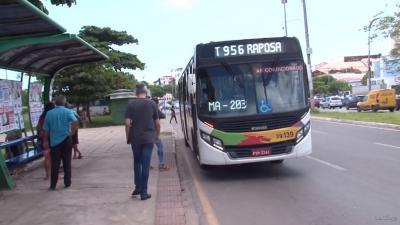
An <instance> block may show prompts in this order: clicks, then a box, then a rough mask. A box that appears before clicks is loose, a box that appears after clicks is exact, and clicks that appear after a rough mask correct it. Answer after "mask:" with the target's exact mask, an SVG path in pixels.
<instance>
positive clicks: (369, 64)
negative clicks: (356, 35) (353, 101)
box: [368, 13, 382, 90]
mask: <svg viewBox="0 0 400 225" xmlns="http://www.w3.org/2000/svg"><path fill="white" fill-rule="evenodd" d="M380 14H382V13H380ZM380 14H377V15H376V16H378V15H380ZM381 18H382V17H377V18H375V19H373V20H371V21H370V22H369V25H368V90H371V28H372V24H373V23H374V22H375V21H377V20H379V19H381Z"/></svg>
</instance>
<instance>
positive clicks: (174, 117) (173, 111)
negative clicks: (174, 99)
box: [169, 106, 178, 123]
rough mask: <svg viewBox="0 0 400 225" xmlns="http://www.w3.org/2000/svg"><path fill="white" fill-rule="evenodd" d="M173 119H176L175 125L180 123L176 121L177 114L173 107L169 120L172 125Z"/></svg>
mask: <svg viewBox="0 0 400 225" xmlns="http://www.w3.org/2000/svg"><path fill="white" fill-rule="evenodd" d="M172 119H175V123H178V121H177V120H176V113H175V108H174V106H172V107H171V119H170V120H169V123H171V121H172Z"/></svg>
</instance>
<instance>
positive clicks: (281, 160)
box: [271, 159, 283, 164]
mask: <svg viewBox="0 0 400 225" xmlns="http://www.w3.org/2000/svg"><path fill="white" fill-rule="evenodd" d="M271 163H273V164H282V163H283V159H279V160H274V161H271Z"/></svg>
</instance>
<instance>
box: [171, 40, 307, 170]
mask: <svg viewBox="0 0 400 225" xmlns="http://www.w3.org/2000/svg"><path fill="white" fill-rule="evenodd" d="M178 92H179V103H180V104H179V105H180V118H181V124H182V131H183V134H184V138H185V142H186V144H187V145H188V146H189V147H190V148H191V149H192V150H193V151H194V153H195V155H196V156H197V159H198V161H199V163H200V165H202V166H203V165H229V164H243V163H255V162H263V161H273V162H278V163H281V162H283V160H284V159H287V158H295V157H302V156H306V155H308V154H310V153H311V152H312V146H311V132H310V101H309V97H310V93H309V86H308V79H307V71H306V65H305V64H304V60H303V55H302V51H301V47H300V44H299V41H298V39H297V38H292V37H279V38H262V39H247V40H234V41H223V42H210V43H207V44H198V45H197V46H196V48H195V52H194V55H193V57H192V58H191V59H190V61H189V63H188V64H187V66H186V68H185V69H184V70H183V73H182V75H181V76H180V79H179V85H178Z"/></svg>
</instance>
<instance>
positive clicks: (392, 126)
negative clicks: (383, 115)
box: [311, 116, 400, 130]
mask: <svg viewBox="0 0 400 225" xmlns="http://www.w3.org/2000/svg"><path fill="white" fill-rule="evenodd" d="M311 119H316V120H324V121H332V122H339V123H349V124H355V125H363V126H370V127H376V128H390V129H395V130H400V125H396V124H390V123H376V122H364V121H356V120H346V119H335V118H326V117H319V116H311Z"/></svg>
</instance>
